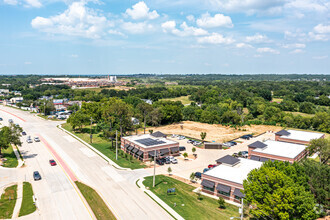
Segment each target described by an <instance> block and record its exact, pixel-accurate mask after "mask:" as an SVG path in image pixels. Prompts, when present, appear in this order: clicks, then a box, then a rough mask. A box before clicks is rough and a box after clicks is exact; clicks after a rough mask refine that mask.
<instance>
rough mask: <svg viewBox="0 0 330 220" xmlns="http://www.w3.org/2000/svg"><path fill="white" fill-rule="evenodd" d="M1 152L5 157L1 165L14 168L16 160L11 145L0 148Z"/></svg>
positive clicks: (16, 163) (16, 164)
mask: <svg viewBox="0 0 330 220" xmlns="http://www.w3.org/2000/svg"><path fill="white" fill-rule="evenodd" d="M1 152H2V156H3V157H4V158H6V159H7V160H6V161H4V162H3V165H2V166H3V167H9V168H14V167H17V166H18V161H17V158H16V155H15V153H14V150H13V147H12V146H11V145H10V146H9V147H8V148H7V149H2V150H1Z"/></svg>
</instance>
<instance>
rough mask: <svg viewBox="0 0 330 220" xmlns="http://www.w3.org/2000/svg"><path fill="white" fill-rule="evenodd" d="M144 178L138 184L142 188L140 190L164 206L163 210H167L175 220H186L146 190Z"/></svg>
mask: <svg viewBox="0 0 330 220" xmlns="http://www.w3.org/2000/svg"><path fill="white" fill-rule="evenodd" d="M143 180H144V178H140V179H139V180H138V182H137V184H138V185H139V186H140V189H141V190H142V191H144V192H146V193H147V194H148V195H149V196H150V197H151V198H152V199H153V200H155V201H156V202H157V203H158V204H159V205H160V206H162V208H163V209H165V210H166V211H167V212H169V213H170V214H171V215H172V216H173V217H174V218H176V219H178V220H184V218H182V216H181V215H179V214H178V213H177V212H176V211H174V210H173V209H172V208H171V207H170V206H169V205H167V204H166V203H165V202H164V201H163V200H161V199H160V198H159V197H158V196H156V195H155V194H154V193H153V192H151V191H150V190H148V189H146V187H145V186H144V185H143V183H142V182H143Z"/></svg>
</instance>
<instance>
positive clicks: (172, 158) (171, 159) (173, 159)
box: [169, 156, 178, 164]
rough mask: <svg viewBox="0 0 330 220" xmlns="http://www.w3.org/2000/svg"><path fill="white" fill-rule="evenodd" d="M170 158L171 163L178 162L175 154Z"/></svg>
mask: <svg viewBox="0 0 330 220" xmlns="http://www.w3.org/2000/svg"><path fill="white" fill-rule="evenodd" d="M169 159H170V161H171V163H173V164H177V163H178V160H177V159H176V158H175V157H173V156H169Z"/></svg>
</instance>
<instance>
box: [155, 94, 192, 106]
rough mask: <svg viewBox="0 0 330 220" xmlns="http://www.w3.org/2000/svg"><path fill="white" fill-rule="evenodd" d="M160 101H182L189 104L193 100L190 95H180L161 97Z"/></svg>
mask: <svg viewBox="0 0 330 220" xmlns="http://www.w3.org/2000/svg"><path fill="white" fill-rule="evenodd" d="M160 101H173V102H176V101H180V102H181V103H182V104H183V105H189V104H190V103H191V102H192V101H190V100H189V95H187V96H180V97H176V98H166V99H160Z"/></svg>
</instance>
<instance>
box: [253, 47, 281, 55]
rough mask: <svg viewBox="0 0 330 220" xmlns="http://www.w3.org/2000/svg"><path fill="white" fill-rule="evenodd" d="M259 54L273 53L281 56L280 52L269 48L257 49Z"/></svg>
mask: <svg viewBox="0 0 330 220" xmlns="http://www.w3.org/2000/svg"><path fill="white" fill-rule="evenodd" d="M257 52H258V53H272V54H280V52H279V51H278V50H275V49H272V48H269V47H262V48H258V49H257Z"/></svg>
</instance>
